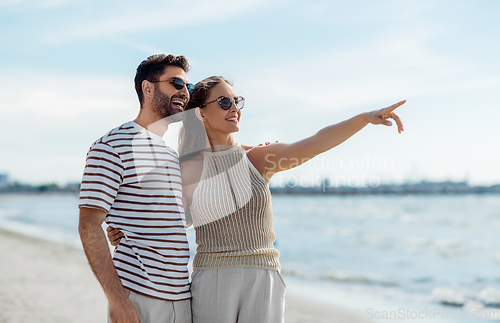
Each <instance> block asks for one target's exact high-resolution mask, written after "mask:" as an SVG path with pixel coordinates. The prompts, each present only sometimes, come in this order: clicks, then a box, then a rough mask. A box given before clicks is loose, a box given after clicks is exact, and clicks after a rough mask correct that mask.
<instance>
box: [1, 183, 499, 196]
mask: <svg viewBox="0 0 500 323" xmlns="http://www.w3.org/2000/svg"><path fill="white" fill-rule="evenodd" d="M270 190H271V193H272V194H274V195H414V194H418V195H420V194H422V195H453V194H457V195H463V194H488V193H494V194H500V184H497V185H493V186H469V185H468V184H467V183H466V182H450V181H447V182H426V181H422V182H420V183H406V184H399V185H392V184H383V185H378V186H375V187H371V186H368V187H351V186H341V187H333V186H330V185H329V183H328V182H324V183H323V185H322V186H312V187H304V186H295V185H290V184H289V185H286V186H270ZM79 192H80V183H73V184H68V185H66V186H64V187H60V186H58V185H57V184H43V185H36V186H35V185H29V184H19V183H14V184H9V185H6V186H4V187H0V196H1V195H41V194H44V195H45V194H74V195H78V194H79Z"/></svg>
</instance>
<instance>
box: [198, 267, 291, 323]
mask: <svg viewBox="0 0 500 323" xmlns="http://www.w3.org/2000/svg"><path fill="white" fill-rule="evenodd" d="M285 292H286V285H285V282H284V281H283V278H282V277H281V275H280V274H279V273H278V272H277V271H272V270H264V269H248V268H234V269H217V270H199V271H195V272H193V275H192V281H191V296H192V299H191V306H192V307H191V308H192V316H193V323H282V322H284V313H285Z"/></svg>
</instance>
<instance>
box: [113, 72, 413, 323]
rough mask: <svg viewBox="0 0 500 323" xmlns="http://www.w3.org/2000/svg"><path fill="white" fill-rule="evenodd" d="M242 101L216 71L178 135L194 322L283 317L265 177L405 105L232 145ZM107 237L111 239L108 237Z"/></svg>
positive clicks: (200, 87) (195, 95) (198, 89)
mask: <svg viewBox="0 0 500 323" xmlns="http://www.w3.org/2000/svg"><path fill="white" fill-rule="evenodd" d="M244 102H245V101H244V99H243V98H242V97H239V96H237V95H236V93H235V92H234V90H233V88H232V86H231V84H230V83H229V82H228V81H227V80H225V79H224V78H222V77H210V78H207V79H205V80H203V81H201V82H198V83H197V84H196V85H195V88H194V91H193V92H192V94H191V99H190V101H189V103H188V105H187V107H186V109H185V110H186V114H185V117H184V120H183V129H182V130H181V134H180V137H179V154H180V156H181V158H180V159H181V173H182V181H183V198H184V202H185V205H186V206H187V207H186V218H187V219H188V222H190V221H189V219H191V220H192V223H193V224H194V228H195V230H196V243H197V245H198V247H197V253H196V256H195V258H194V261H193V270H194V272H193V274H192V283H191V294H192V313H193V322H194V323H201V322H203V323H210V322H217V323H224V322H228V323H230V322H231V323H236V322H283V321H284V318H283V317H284V297H285V290H286V286H285V283H284V281H283V279H282V277H281V276H280V269H281V268H280V264H279V260H278V257H279V252H278V251H277V250H276V249H275V248H274V246H273V242H274V240H275V235H274V231H273V221H272V210H271V194H270V191H269V185H268V184H269V181H270V179H271V177H272V176H273V175H274V174H276V173H278V172H281V171H284V170H287V169H290V168H293V167H296V166H298V165H300V164H301V163H303V162H305V161H307V160H309V159H311V158H313V157H315V156H316V155H318V154H320V153H323V152H325V151H328V150H329V149H331V148H333V147H335V146H337V145H339V144H341V143H342V142H344V141H345V140H347V139H348V138H349V137H351V136H352V135H354V134H355V133H356V132H358V131H359V130H361V129H362V128H363V127H365V126H366V125H367V124H368V123H372V124H384V125H387V126H390V125H391V122H390V121H388V120H387V119H389V118H392V119H394V120H395V122H396V124H397V126H398V131H399V132H400V133H401V132H402V131H403V125H402V123H401V120H400V118H399V117H398V116H397V115H396V114H395V113H394V112H393V111H394V110H395V109H396V108H397V107H399V106H400V105H402V104H403V103H405V101H401V102H399V103H396V104H394V105H392V106H390V107H388V108H385V109H380V110H375V111H372V112H367V113H363V114H360V115H357V116H355V117H353V118H351V119H349V120H346V121H343V122H341V123H338V124H335V125H331V126H329V127H326V128H323V129H321V130H320V131H319V132H317V133H316V134H315V135H313V136H311V137H308V138H305V139H303V140H300V141H298V142H295V143H292V144H286V143H275V144H270V145H266V146H258V147H249V146H243V145H238V144H237V143H236V142H235V140H234V138H233V133H234V132H237V131H239V120H240V118H241V109H242V108H243V107H244ZM111 239H113V238H111Z"/></svg>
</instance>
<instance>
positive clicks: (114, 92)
mask: <svg viewBox="0 0 500 323" xmlns="http://www.w3.org/2000/svg"><path fill="white" fill-rule="evenodd" d="M20 85H21V86H20ZM0 87H1V88H2V92H0V106H1V107H2V110H3V111H2V114H3V115H5V116H8V117H10V118H14V117H23V118H24V117H26V116H38V117H39V118H42V119H44V118H47V119H51V120H73V119H75V118H79V117H81V116H83V115H91V114H92V113H96V112H102V111H108V112H112V111H124V110H125V111H126V110H134V109H136V107H137V106H138V101H137V99H136V97H135V91H134V87H133V82H132V81H131V80H128V79H122V78H118V77H107V76H81V75H65V74H59V75H42V74H29V73H21V74H20V76H8V75H3V76H0Z"/></svg>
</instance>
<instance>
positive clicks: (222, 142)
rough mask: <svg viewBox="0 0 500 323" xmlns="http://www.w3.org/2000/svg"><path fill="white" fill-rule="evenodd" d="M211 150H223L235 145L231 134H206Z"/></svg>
mask: <svg viewBox="0 0 500 323" xmlns="http://www.w3.org/2000/svg"><path fill="white" fill-rule="evenodd" d="M207 136H208V140H209V142H210V148H211V150H212V151H213V152H216V151H223V150H227V149H230V148H232V147H234V146H236V142H235V141H234V137H233V134H220V135H215V134H207Z"/></svg>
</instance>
